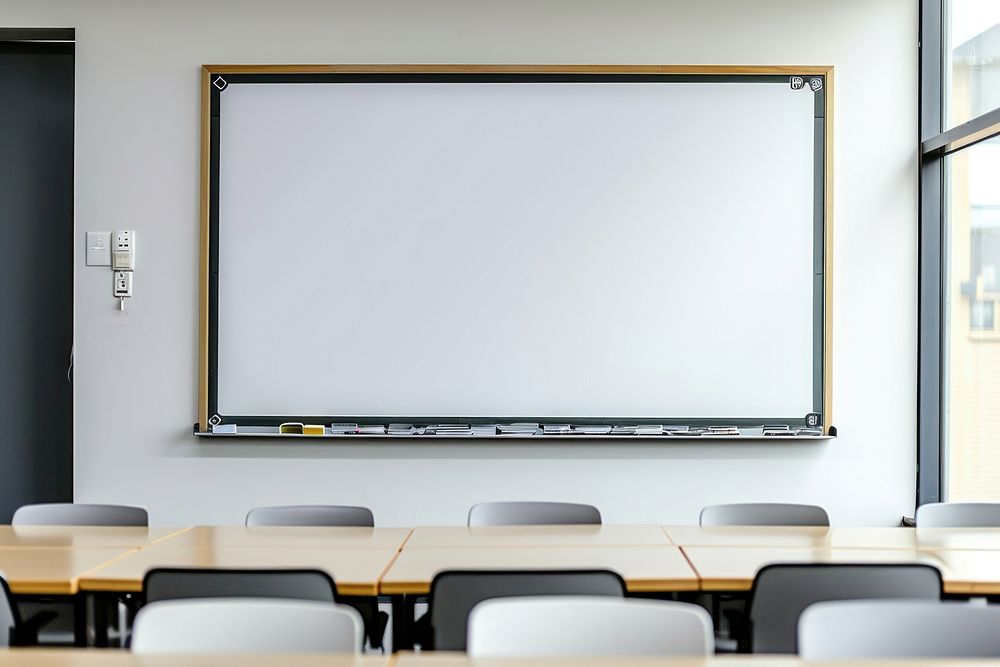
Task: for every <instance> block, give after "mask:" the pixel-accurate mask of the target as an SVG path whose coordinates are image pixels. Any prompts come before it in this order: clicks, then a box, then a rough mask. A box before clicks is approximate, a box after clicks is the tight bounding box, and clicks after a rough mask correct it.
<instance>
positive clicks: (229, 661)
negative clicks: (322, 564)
mask: <svg viewBox="0 0 1000 667" xmlns="http://www.w3.org/2000/svg"><path fill="white" fill-rule="evenodd" d="M388 664H389V656H381V655H369V656H361V655H344V654H339V653H312V654H288V653H273V654H267V653H263V654H253V655H184V654H180V655H136V654H134V653H132V652H131V651H122V650H121V649H68V648H61V649H37V648H16V649H10V650H7V649H4V650H3V651H0V667H105V666H109V667H215V666H216V665H218V666H220V667H287V666H289V665H296V666H301V667H385V665H388Z"/></svg>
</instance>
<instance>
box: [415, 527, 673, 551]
mask: <svg viewBox="0 0 1000 667" xmlns="http://www.w3.org/2000/svg"><path fill="white" fill-rule="evenodd" d="M670 544H671V541H670V538H669V537H668V536H667V533H666V532H665V531H664V530H663V528H662V527H661V526H654V525H626V524H611V525H603V526H602V525H578V526H419V527H417V528H414V529H413V533H412V534H411V535H410V539H408V540H407V541H406V548H407V549H424V548H435V549H438V548H444V547H462V548H476V547H478V548H507V547H519V548H520V547H572V546H578V547H599V546H668V545H670Z"/></svg>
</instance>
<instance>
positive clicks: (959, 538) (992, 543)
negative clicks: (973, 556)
mask: <svg viewBox="0 0 1000 667" xmlns="http://www.w3.org/2000/svg"><path fill="white" fill-rule="evenodd" d="M913 530H914V535H915V536H916V544H917V548H918V549H935V550H937V549H963V550H964V549H972V550H992V551H1000V528H916V529H913Z"/></svg>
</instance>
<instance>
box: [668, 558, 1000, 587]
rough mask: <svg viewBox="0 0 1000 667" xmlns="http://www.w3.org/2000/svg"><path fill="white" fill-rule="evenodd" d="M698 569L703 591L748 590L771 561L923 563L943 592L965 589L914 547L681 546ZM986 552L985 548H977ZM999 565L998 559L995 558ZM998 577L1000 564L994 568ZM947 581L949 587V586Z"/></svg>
mask: <svg viewBox="0 0 1000 667" xmlns="http://www.w3.org/2000/svg"><path fill="white" fill-rule="evenodd" d="M681 548H682V549H683V551H684V555H685V556H687V559H688V561H690V563H691V565H692V567H694V569H695V571H696V572H697V573H698V577H699V578H700V581H701V590H703V591H746V590H750V587H751V585H752V584H753V580H754V576H756V574H757V571H758V570H760V569H761V568H762V567H764V566H765V565H768V564H771V563H927V564H929V565H933V566H935V567H937V568H939V569H940V570H941V575H942V578H943V579H944V583H945V592H950V593H965V592H968V590H967V589H968V586H966V585H965V584H964V583H963V582H962V575H961V574H957V573H956V571H954V570H953V567H952V566H953V564H952V563H950V562H945V561H944V560H943V559H942V558H941V557H940V556H939V555H937V554H936V553H934V552H930V551H919V550H916V549H828V548H822V547H820V548H797V547H681ZM979 553H982V554H984V555H985V554H987V553H988V552H979ZM998 565H1000V559H998ZM994 571H995V573H996V575H997V576H998V577H1000V567H997V568H995V569H994ZM949 583H951V587H950V588H949Z"/></svg>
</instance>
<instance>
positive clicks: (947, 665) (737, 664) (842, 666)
mask: <svg viewBox="0 0 1000 667" xmlns="http://www.w3.org/2000/svg"><path fill="white" fill-rule="evenodd" d="M606 665H614V667H811V666H812V667H987V666H988V665H991V666H993V667H996V666H1000V660H976V659H967V658H966V659H961V658H949V659H942V658H938V659H911V658H907V659H906V660H905V661H903V660H898V659H897V660H891V659H878V660H870V659H865V660H823V661H811V660H802V659H801V658H799V657H798V656H794V655H749V654H736V655H718V656H708V657H705V658H683V657H682V658H658V657H648V656H613V657H612V656H605V657H589V658H588V657H567V658H559V657H537V658H471V657H469V656H468V655H467V654H465V653H457V652H453V651H428V652H426V653H410V652H404V653H401V654H398V655H397V656H396V660H395V662H392V663H390V667H605V666H606Z"/></svg>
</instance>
